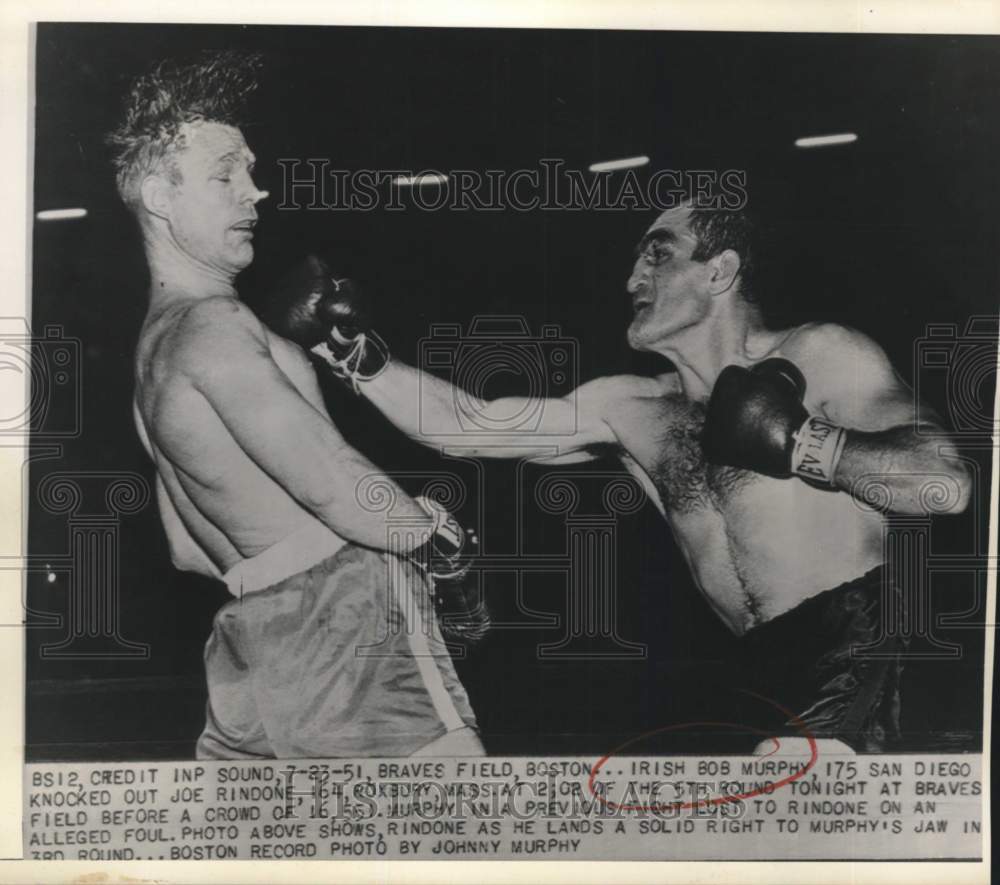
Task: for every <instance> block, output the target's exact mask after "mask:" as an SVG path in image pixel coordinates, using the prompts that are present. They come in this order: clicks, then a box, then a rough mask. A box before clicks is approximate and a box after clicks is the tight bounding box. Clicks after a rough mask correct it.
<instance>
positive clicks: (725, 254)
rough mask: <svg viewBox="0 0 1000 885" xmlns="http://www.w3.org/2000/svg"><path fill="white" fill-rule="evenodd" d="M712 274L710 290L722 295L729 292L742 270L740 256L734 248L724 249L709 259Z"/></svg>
mask: <svg viewBox="0 0 1000 885" xmlns="http://www.w3.org/2000/svg"><path fill="white" fill-rule="evenodd" d="M708 266H709V267H710V268H711V271H712V275H711V277H709V283H708V286H709V292H711V293H712V294H713V295H721V294H722V293H723V292H728V291H729V290H730V289H731V288H732V286H733V283H734V282H735V281H736V277H737V275H738V274H739V272H740V256H739V255H737V254H736V252H734V251H733V250H732V249H723V250H722V251H721V252H720V253H719V254H718V255H713V256H712V257H711V258H710V259H709V260H708Z"/></svg>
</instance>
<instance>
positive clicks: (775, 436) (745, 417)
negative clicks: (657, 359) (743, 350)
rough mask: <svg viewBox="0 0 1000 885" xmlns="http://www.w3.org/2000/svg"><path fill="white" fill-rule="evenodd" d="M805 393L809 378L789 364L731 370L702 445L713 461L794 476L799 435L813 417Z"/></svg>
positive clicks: (716, 394) (723, 376)
mask: <svg viewBox="0 0 1000 885" xmlns="http://www.w3.org/2000/svg"><path fill="white" fill-rule="evenodd" d="M805 392H806V381H805V378H803V377H802V373H801V372H800V371H799V370H798V368H797V367H796V366H795V365H794V364H793V363H790V362H789V361H788V360H785V359H778V358H774V359H769V360H764V361H763V362H762V363H758V364H757V365H756V366H754V367H753V368H751V369H745V368H743V367H741V366H727V367H726V368H725V369H723V370H722V372H721V373H720V374H719V378H718V380H717V381H716V382H715V387H714V388H713V390H712V396H711V399H710V400H709V402H708V414H707V415H706V416H705V428H704V431H703V435H702V446H703V448H704V450H705V455H706V457H707V458H708V460H709V461H711V462H713V463H715V464H726V465H729V466H731V467H742V468H745V469H747V470H753V471H756V472H757V473H765V474H768V475H769V476H776V477H787V476H791V475H792V471H793V463H792V458H793V453H794V450H795V446H796V442H797V440H796V436H795V435H796V433H797V432H798V431H799V429H800V428H801V427H802V425H803V424H805V422H806V420H807V419H808V417H809V414H808V413H807V412H806V409H805V406H803V405H802V397H803V396H804V395H805Z"/></svg>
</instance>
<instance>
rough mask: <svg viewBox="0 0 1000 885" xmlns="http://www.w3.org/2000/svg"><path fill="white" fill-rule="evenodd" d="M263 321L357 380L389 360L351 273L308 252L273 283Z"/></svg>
mask: <svg viewBox="0 0 1000 885" xmlns="http://www.w3.org/2000/svg"><path fill="white" fill-rule="evenodd" d="M264 321H265V322H266V323H267V324H268V325H269V326H270V327H271V328H272V329H273V330H274V331H275V332H277V333H278V334H279V335H282V336H284V337H285V338H288V339H290V340H291V341H294V342H295V343H296V344H298V345H300V346H301V347H304V348H306V349H307V350H310V351H311V352H312V353H314V354H316V355H317V356H319V357H320V358H322V359H323V360H324V361H325V362H326V363H327V364H328V365H329V366H330V367H331V368H332V369H333V370H334V371H335V372H336V373H337V374H338V375H340V376H341V377H343V378H347V379H348V380H350V381H351V382H352V383H353V384H354V386H355V390H357V382H358V381H369V380H371V379H372V378H375V377H377V376H378V374H379V373H380V372H381V371H382V370H383V369H384V368H385V366H386V364H387V363H388V362H389V351H388V348H387V347H386V346H385V342H384V341H382V339H381V338H380V337H379V336H378V335H377V334H376V333H375V332H374V331H372V328H371V317H370V315H369V309H368V304H367V300H366V299H365V297H364V295H363V293H362V292H361V290H360V288H359V287H358V285H357V284H356V283H355V282H354V281H353V280H350V279H347V278H346V277H345V278H341V279H338V278H337V277H336V276H335V275H334V274H333V273H332V272H331V270H330V267H329V265H327V263H326V262H325V261H324V260H323V259H322V258H319V257H317V256H315V255H309V256H307V257H306V258H305V260H304V261H301V262H300V263H299V264H297V265H296V266H295V267H293V268H292V269H291V270H290V271H289V272H288V273H287V274H285V276H284V277H282V278H281V280H280V281H279V282H278V284H277V286H275V288H274V291H273V294H272V296H271V298H270V299H269V301H268V304H267V305H266V307H265V310H264Z"/></svg>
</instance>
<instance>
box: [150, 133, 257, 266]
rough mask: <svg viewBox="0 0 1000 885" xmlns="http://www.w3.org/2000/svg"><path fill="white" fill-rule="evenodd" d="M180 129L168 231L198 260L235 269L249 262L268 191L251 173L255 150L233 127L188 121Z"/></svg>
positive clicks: (170, 198) (185, 251)
mask: <svg viewBox="0 0 1000 885" xmlns="http://www.w3.org/2000/svg"><path fill="white" fill-rule="evenodd" d="M181 131H182V135H183V136H184V139H185V145H184V146H183V147H181V148H180V149H179V150H178V151H177V152H176V153H175V154H174V165H175V168H176V173H179V176H178V175H176V174H175V175H174V179H175V181H174V184H173V187H172V188H171V189H170V197H169V206H170V208H169V215H168V219H167V220H168V222H169V224H170V231H171V233H172V235H173V238H174V240H175V242H176V243H177V244H178V245H179V246H180V248H181V250H182V251H183V252H184V253H186V254H187V255H188V256H190V257H191V258H193V259H195V260H196V261H197V262H198V263H199V264H203V265H205V266H207V267H209V268H212V269H214V270H218V271H221V272H223V273H225V274H227V275H232V274H235V273H237V272H239V271H241V270H242V269H243V268H245V267H246V266H247V265H248V264H250V262H251V261H253V245H252V240H253V226H254V224H255V223H256V221H257V210H256V208H255V206H256V203H257V202H258V201H259V200H261V199H263V198H264V197H265V196H267V194H266V193H265V192H263V191H259V190H257V187H256V185H255V184H254V182H253V179H252V178H251V172H252V170H253V163H254V155H253V154H252V153H251V152H250V149H249V148H248V147H247V143H246V141H245V140H244V139H243V133H241V132H240V130H239V129H236V128H235V127H233V126H225V125H223V124H221V123H186V124H184V127H183V128H182V130H181ZM178 177H179V180H176V179H177V178H178Z"/></svg>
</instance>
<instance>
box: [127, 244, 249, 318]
mask: <svg viewBox="0 0 1000 885" xmlns="http://www.w3.org/2000/svg"><path fill="white" fill-rule="evenodd" d="M146 259H147V260H148V262H149V291H150V306H151V307H152V306H153V304H154V303H157V302H163V301H167V300H169V301H173V300H176V299H179V298H184V299H190V298H215V297H219V296H223V297H230V298H235V297H236V294H237V293H236V276H235V274H231V273H226V272H225V271H222V270H220V269H219V268H216V267H212V266H210V265H207V264H204V263H203V262H200V261H197V260H196V259H194V258H192V257H191V256H190V255H188V254H187V253H185V252H183V251H181V250H180V249H179V248H178V247H177V245H176V244H175V243H174V242H173V241H171V240H165V239H163V238H161V237H147V238H146Z"/></svg>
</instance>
